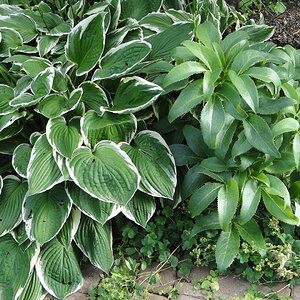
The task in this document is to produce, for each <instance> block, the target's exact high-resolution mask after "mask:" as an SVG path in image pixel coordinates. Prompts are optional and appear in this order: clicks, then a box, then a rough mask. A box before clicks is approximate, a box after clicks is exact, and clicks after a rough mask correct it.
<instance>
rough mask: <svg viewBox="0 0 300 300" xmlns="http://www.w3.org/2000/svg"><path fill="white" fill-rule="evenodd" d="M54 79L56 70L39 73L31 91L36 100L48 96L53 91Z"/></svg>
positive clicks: (51, 69) (50, 69)
mask: <svg viewBox="0 0 300 300" xmlns="http://www.w3.org/2000/svg"><path fill="white" fill-rule="evenodd" d="M53 79H54V69H53V68H47V69H46V70H45V71H43V72H41V73H39V74H38V75H37V76H36V77H35V78H34V79H33V81H32V83H31V91H32V93H33V94H34V95H35V98H40V97H44V96H46V95H48V94H49V93H50V91H51V89H52V85H53Z"/></svg>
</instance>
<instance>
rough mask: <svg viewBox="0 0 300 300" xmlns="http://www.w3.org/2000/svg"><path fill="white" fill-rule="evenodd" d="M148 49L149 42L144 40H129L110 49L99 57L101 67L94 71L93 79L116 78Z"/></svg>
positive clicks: (125, 71) (149, 48) (144, 56)
mask: <svg viewBox="0 0 300 300" xmlns="http://www.w3.org/2000/svg"><path fill="white" fill-rule="evenodd" d="M150 51H151V44H149V43H147V42H144V41H130V42H127V43H124V44H121V45H119V46H117V47H116V48H113V49H111V50H110V51H108V52H107V53H106V54H105V56H104V57H103V58H102V59H101V62H100V66H101V69H98V70H96V71H95V73H94V75H93V80H94V81H95V80H101V79H108V78H117V77H120V76H123V75H125V74H127V73H128V72H129V71H130V70H131V69H132V68H133V67H134V66H136V65H137V64H138V63H140V62H142V61H143V60H144V59H145V58H146V56H147V55H148V54H149V53H150Z"/></svg>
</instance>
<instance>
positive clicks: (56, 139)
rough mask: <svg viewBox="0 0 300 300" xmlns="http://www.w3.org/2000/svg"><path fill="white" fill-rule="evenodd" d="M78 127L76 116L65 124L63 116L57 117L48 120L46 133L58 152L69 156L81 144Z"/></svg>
mask: <svg viewBox="0 0 300 300" xmlns="http://www.w3.org/2000/svg"><path fill="white" fill-rule="evenodd" d="M79 128H80V125H79V119H78V118H73V119H72V120H70V121H69V122H68V124H67V122H66V120H65V118H64V117H57V118H54V119H50V120H49V121H48V124H47V127H46V135H47V138H48V141H49V143H50V145H51V146H52V147H53V148H54V149H55V150H56V151H57V152H58V153H60V154H61V155H63V156H64V157H68V158H71V155H72V153H73V151H74V150H75V149H76V148H77V147H79V146H80V145H81V144H82V137H81V135H80V130H79Z"/></svg>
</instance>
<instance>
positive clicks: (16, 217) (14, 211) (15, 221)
mask: <svg viewBox="0 0 300 300" xmlns="http://www.w3.org/2000/svg"><path fill="white" fill-rule="evenodd" d="M26 192H27V183H26V182H22V181H20V180H19V179H18V177H16V176H13V175H9V176H6V177H4V179H3V189H2V192H1V194H0V236H3V235H5V234H6V233H8V232H10V231H11V230H13V229H14V228H15V227H16V226H18V225H19V223H20V222H21V220H22V216H21V211H22V203H23V199H24V197H25V194H26ZM0 282H1V280H0Z"/></svg>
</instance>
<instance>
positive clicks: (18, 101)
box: [9, 93, 39, 109]
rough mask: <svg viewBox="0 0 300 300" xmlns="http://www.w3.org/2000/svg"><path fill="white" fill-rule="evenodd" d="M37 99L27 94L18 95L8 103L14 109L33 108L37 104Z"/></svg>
mask: <svg viewBox="0 0 300 300" xmlns="http://www.w3.org/2000/svg"><path fill="white" fill-rule="evenodd" d="M38 101H39V99H38V98H37V99H36V98H35V97H34V96H33V95H32V94H29V93H22V94H20V95H18V96H17V97H15V98H13V99H12V100H10V101H9V105H10V106H12V107H14V108H15V109H17V108H19V107H22V108H23V107H29V106H33V105H35V104H36V103H38Z"/></svg>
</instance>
